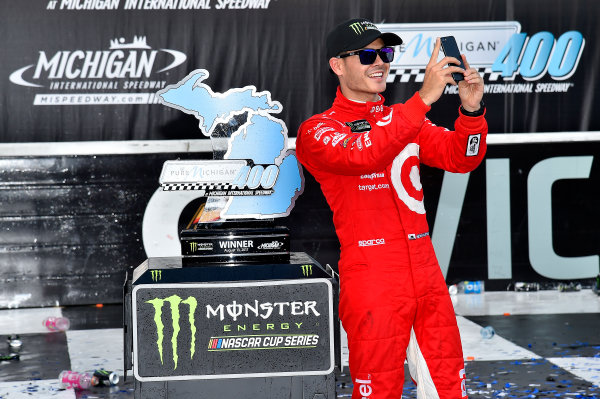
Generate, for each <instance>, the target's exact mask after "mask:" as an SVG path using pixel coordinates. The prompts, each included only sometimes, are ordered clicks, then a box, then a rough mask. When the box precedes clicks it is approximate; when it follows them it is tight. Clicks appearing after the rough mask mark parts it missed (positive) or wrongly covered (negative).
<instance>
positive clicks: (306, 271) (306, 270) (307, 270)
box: [302, 265, 313, 277]
mask: <svg viewBox="0 0 600 399" xmlns="http://www.w3.org/2000/svg"><path fill="white" fill-rule="evenodd" d="M312 266H313V265H302V275H303V276H304V277H308V276H312Z"/></svg>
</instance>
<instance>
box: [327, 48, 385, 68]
mask: <svg viewBox="0 0 600 399" xmlns="http://www.w3.org/2000/svg"><path fill="white" fill-rule="evenodd" d="M377 54H379V57H380V58H381V61H383V62H385V63H389V62H392V60H393V59H394V48H393V47H383V48H380V49H377V50H376V49H372V48H365V49H362V50H356V51H351V52H349V53H346V54H342V55H338V56H336V57H335V58H346V57H350V56H351V55H358V58H359V59H360V63H361V64H363V65H371V64H372V63H374V62H375V60H376V59H377Z"/></svg>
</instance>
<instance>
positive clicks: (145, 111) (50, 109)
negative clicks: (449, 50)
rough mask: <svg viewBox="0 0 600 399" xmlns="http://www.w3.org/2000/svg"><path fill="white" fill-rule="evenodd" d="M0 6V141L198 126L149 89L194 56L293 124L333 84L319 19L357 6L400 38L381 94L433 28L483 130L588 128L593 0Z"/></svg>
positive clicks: (113, 0) (408, 80)
mask: <svg viewBox="0 0 600 399" xmlns="http://www.w3.org/2000/svg"><path fill="white" fill-rule="evenodd" d="M0 13H1V14H2V16H3V18H2V19H3V23H2V26H0V34H1V37H2V38H3V40H2V43H1V44H0V54H2V64H1V65H0V92H1V93H2V96H1V97H0V101H1V103H2V107H1V111H0V112H1V114H0V118H1V119H0V120H1V121H2V123H1V124H0V135H1V139H2V141H3V142H47V141H83V140H132V139H136V140H145V139H181V138H188V139H189V138H200V137H201V135H200V132H199V131H198V128H197V126H198V124H197V122H196V121H195V120H194V118H193V117H191V116H189V115H181V113H179V112H177V111H176V110H170V109H165V107H162V106H160V105H159V104H158V103H157V98H156V95H155V93H156V92H157V91H158V90H160V89H163V88H165V87H166V86H167V85H169V84H173V83H176V82H178V81H179V80H180V79H182V78H183V77H185V76H186V75H187V74H188V73H189V72H191V71H193V70H195V69H197V68H202V69H206V70H207V71H208V72H210V74H211V75H210V78H209V80H208V81H206V84H208V85H209V86H210V87H212V88H213V89H214V90H215V91H216V92H222V91H225V90H227V89H229V88H231V87H244V86H247V85H253V86H256V88H257V90H259V91H262V90H267V91H270V92H271V93H272V95H273V98H275V99H277V100H278V101H280V102H281V103H282V105H283V108H284V111H283V114H282V115H281V117H282V118H283V120H284V122H285V123H286V124H287V126H288V130H289V132H290V136H295V134H296V130H297V128H298V126H299V124H300V123H301V122H302V121H303V120H304V119H306V118H307V117H309V116H310V115H313V114H315V113H317V112H320V111H322V110H324V109H326V108H328V106H329V104H330V103H331V101H332V98H333V96H334V94H335V85H336V81H335V79H334V78H333V77H332V76H331V75H330V73H329V72H328V68H327V60H326V57H325V50H324V40H325V35H326V33H327V31H328V30H329V29H331V27H333V26H334V25H335V24H336V23H339V22H341V21H343V20H346V19H349V18H352V17H356V16H363V17H366V18H370V19H372V20H373V21H374V22H375V23H376V24H378V26H379V27H380V28H381V29H382V30H385V31H393V32H396V33H398V34H399V35H400V36H401V37H402V38H403V40H404V44H403V45H402V46H401V47H400V48H399V50H400V51H399V52H398V53H397V55H396V57H395V59H394V60H393V62H392V66H391V74H390V76H389V79H388V80H389V83H390V84H389V85H388V90H387V92H386V93H385V97H386V99H387V100H388V102H399V101H404V100H406V99H408V98H409V97H410V96H411V95H412V93H414V92H415V91H416V90H418V89H419V87H420V84H421V81H422V79H423V72H424V69H425V65H426V64H427V61H428V60H429V57H430V54H431V51H432V49H433V44H434V40H435V37H438V36H444V35H454V36H456V38H457V42H458V45H459V48H460V50H461V51H462V52H464V53H465V54H466V55H467V58H468V60H469V62H470V64H471V66H473V67H476V68H478V69H479V71H480V72H481V73H482V74H483V76H484V79H485V83H486V85H487V88H486V90H487V94H486V96H485V101H486V103H487V105H488V108H489V111H490V112H488V120H489V125H490V130H491V132H497V133H510V132H555V131H596V130H600V115H599V114H598V113H594V112H593V110H594V109H596V108H597V107H598V106H599V105H600V104H599V101H598V95H597V90H595V87H597V84H596V82H597V81H598V73H597V71H598V69H599V68H598V67H599V63H600V43H599V42H598V41H597V40H594V39H595V38H597V37H600V28H599V24H598V23H597V21H596V19H597V16H598V15H599V14H600V4H599V3H598V2H597V1H594V0H587V1H585V0H581V1H563V0H531V1H527V2H517V1H514V0H509V1H504V0H502V1H499V0H498V1H493V0H487V1H484V2H482V1H480V0H468V1H463V2H461V4H460V6H457V5H455V4H453V3H451V2H447V1H440V0H427V1H421V2H402V3H398V2H397V1H392V0H387V1H386V0H380V1H369V2H365V1H359V0H350V1H348V0H327V1H323V0H22V1H3V2H2V3H1V4H0ZM457 106H458V98H457V95H456V90H455V88H453V87H448V89H447V90H446V95H445V96H443V98H442V100H441V101H439V103H438V104H436V105H435V106H434V107H433V109H432V111H431V112H430V115H429V116H430V118H431V119H432V120H433V121H434V122H436V123H438V124H441V125H451V124H452V123H453V121H454V119H455V117H456V107H457Z"/></svg>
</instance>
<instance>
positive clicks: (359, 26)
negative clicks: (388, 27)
mask: <svg viewBox="0 0 600 399" xmlns="http://www.w3.org/2000/svg"><path fill="white" fill-rule="evenodd" d="M349 27H350V28H351V29H352V30H353V31H354V33H356V34H357V35H360V34H362V33H363V32H364V31H365V30H367V29H377V27H376V26H375V25H374V24H373V23H372V22H369V21H359V22H354V23H352V24H350V26H349Z"/></svg>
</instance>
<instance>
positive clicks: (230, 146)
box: [157, 70, 304, 266]
mask: <svg viewBox="0 0 600 399" xmlns="http://www.w3.org/2000/svg"><path fill="white" fill-rule="evenodd" d="M207 77H208V72H207V71H206V70H196V71H193V72H192V73H190V74H189V75H188V76H187V77H186V78H185V79H184V80H182V81H181V82H180V83H179V84H178V85H175V86H169V87H167V88H165V89H164V90H161V91H160V92H158V93H157V94H158V97H159V99H160V101H161V102H162V103H163V104H164V105H167V106H170V107H173V108H177V109H179V110H181V111H184V112H186V113H189V114H193V115H194V116H196V118H198V120H199V121H200V130H201V131H202V132H203V133H204V134H205V135H206V136H208V137H210V140H211V144H212V148H213V159H212V160H173V161H167V162H165V164H164V165H163V169H162V172H161V175H160V179H159V182H160V185H161V188H162V190H164V191H180V190H195V191H196V192H197V193H198V197H200V198H202V200H201V201H200V205H199V206H198V208H197V209H196V211H195V212H194V214H193V216H192V218H191V220H189V222H188V223H187V225H186V227H185V228H184V229H183V230H182V231H181V232H180V237H179V238H180V243H181V255H182V258H183V264H184V265H185V266H202V265H206V264H209V263H212V264H214V263H223V264H244V263H281V262H287V261H289V257H290V234H289V230H288V228H287V227H285V226H281V225H278V224H277V222H276V220H278V219H279V218H281V217H285V216H288V215H289V213H290V211H291V209H292V208H293V206H294V204H295V201H296V198H298V196H299V195H300V194H301V193H302V191H303V189H304V177H303V175H302V168H301V167H300V165H299V164H298V161H297V160H296V157H295V153H294V151H291V150H288V147H287V141H288V137H287V127H286V125H285V123H284V122H283V121H281V120H280V119H277V118H274V117H273V116H272V114H273V113H277V112H280V111H281V109H282V107H281V104H280V103H279V102H277V101H272V100H271V95H270V93H269V92H257V91H256V88H255V87H254V86H247V87H244V88H238V89H231V90H229V91H227V92H225V93H219V95H216V94H215V93H213V92H212V90H211V89H210V87H209V86H207V85H205V84H203V83H201V82H202V81H203V80H204V79H206V78H207ZM190 93H192V95H190ZM191 97H193V98H191Z"/></svg>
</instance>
